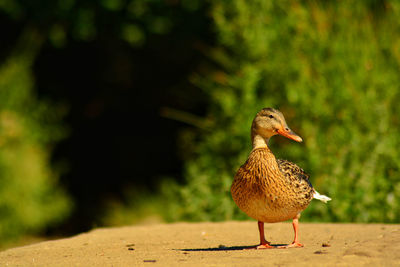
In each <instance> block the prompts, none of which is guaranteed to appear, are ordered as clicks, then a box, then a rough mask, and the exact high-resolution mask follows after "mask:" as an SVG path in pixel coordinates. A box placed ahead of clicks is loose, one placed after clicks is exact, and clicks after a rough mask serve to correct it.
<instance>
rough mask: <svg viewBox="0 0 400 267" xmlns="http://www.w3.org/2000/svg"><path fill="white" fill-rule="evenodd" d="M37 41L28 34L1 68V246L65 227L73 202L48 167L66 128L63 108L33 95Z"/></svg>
mask: <svg viewBox="0 0 400 267" xmlns="http://www.w3.org/2000/svg"><path fill="white" fill-rule="evenodd" d="M26 43H29V44H30V46H29V49H27V47H26ZM38 43H40V38H39V37H38V36H37V35H36V33H35V32H34V31H32V32H31V31H29V32H25V33H23V34H22V35H21V39H20V40H19V42H18V43H17V45H16V47H15V49H14V51H13V53H11V55H10V56H9V57H8V58H7V59H6V60H5V62H3V64H2V65H1V66H0V240H1V242H0V245H4V244H5V243H7V242H9V241H11V240H15V239H18V237H19V236H21V235H26V234H33V233H40V232H42V231H44V230H45V229H46V228H47V227H48V226H50V225H53V224H55V223H60V222H61V221H62V220H63V219H64V218H65V217H66V215H68V213H69V211H70V209H71V204H72V202H71V200H70V198H69V197H68V196H67V195H66V193H65V190H63V189H62V188H60V186H59V184H58V173H57V172H56V171H55V170H53V169H52V168H50V166H49V164H48V163H49V158H50V153H51V149H52V145H53V144H54V143H55V142H56V141H59V140H60V138H62V137H63V136H64V132H65V129H64V128H63V127H62V125H61V124H60V119H61V116H62V114H63V110H59V109H58V108H55V107H53V106H51V105H50V103H46V102H44V101H40V100H38V99H36V97H35V94H34V92H33V88H32V85H33V77H32V73H31V64H32V60H33V58H34V55H35V52H36V50H35V47H37V45H38Z"/></svg>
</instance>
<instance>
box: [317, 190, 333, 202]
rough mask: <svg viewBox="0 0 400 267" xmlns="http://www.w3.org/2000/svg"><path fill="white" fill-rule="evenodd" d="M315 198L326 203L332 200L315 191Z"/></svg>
mask: <svg viewBox="0 0 400 267" xmlns="http://www.w3.org/2000/svg"><path fill="white" fill-rule="evenodd" d="M313 197H314V198H315V199H318V200H321V201H322V202H324V203H326V202H328V201H329V200H331V198H330V197H327V196H325V195H321V194H320V193H318V192H317V191H315V193H314V195H313Z"/></svg>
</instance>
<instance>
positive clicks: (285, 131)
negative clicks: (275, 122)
mask: <svg viewBox="0 0 400 267" xmlns="http://www.w3.org/2000/svg"><path fill="white" fill-rule="evenodd" d="M277 132H278V134H280V135H282V136H284V137H287V138H289V139H292V140H294V141H296V142H303V139H301V137H300V136H298V135H297V134H296V133H295V132H293V131H292V130H290V129H289V128H288V127H282V128H281V129H278V130H277Z"/></svg>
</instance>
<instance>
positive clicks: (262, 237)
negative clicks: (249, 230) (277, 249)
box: [256, 221, 274, 249]
mask: <svg viewBox="0 0 400 267" xmlns="http://www.w3.org/2000/svg"><path fill="white" fill-rule="evenodd" d="M258 231H259V232H260V245H258V246H257V247H256V249H266V248H274V247H273V246H270V244H271V243H270V242H268V241H267V240H265V235H264V222H260V221H258Z"/></svg>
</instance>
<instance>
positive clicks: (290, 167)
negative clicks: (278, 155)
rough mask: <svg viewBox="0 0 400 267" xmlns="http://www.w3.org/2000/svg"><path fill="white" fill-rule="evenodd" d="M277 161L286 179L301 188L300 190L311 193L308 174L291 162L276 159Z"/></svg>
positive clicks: (311, 188)
mask: <svg viewBox="0 0 400 267" xmlns="http://www.w3.org/2000/svg"><path fill="white" fill-rule="evenodd" d="M277 163H278V166H279V170H280V171H281V173H282V174H283V176H284V177H285V178H286V179H288V180H289V181H290V182H291V184H293V186H295V187H297V188H299V189H302V191H308V192H310V193H311V195H312V193H313V192H314V188H313V186H312V184H311V182H310V180H309V178H310V175H308V174H307V173H306V172H305V171H304V170H303V169H302V168H300V167H299V166H297V165H296V164H294V163H293V162H290V161H287V160H284V159H278V160H277Z"/></svg>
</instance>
